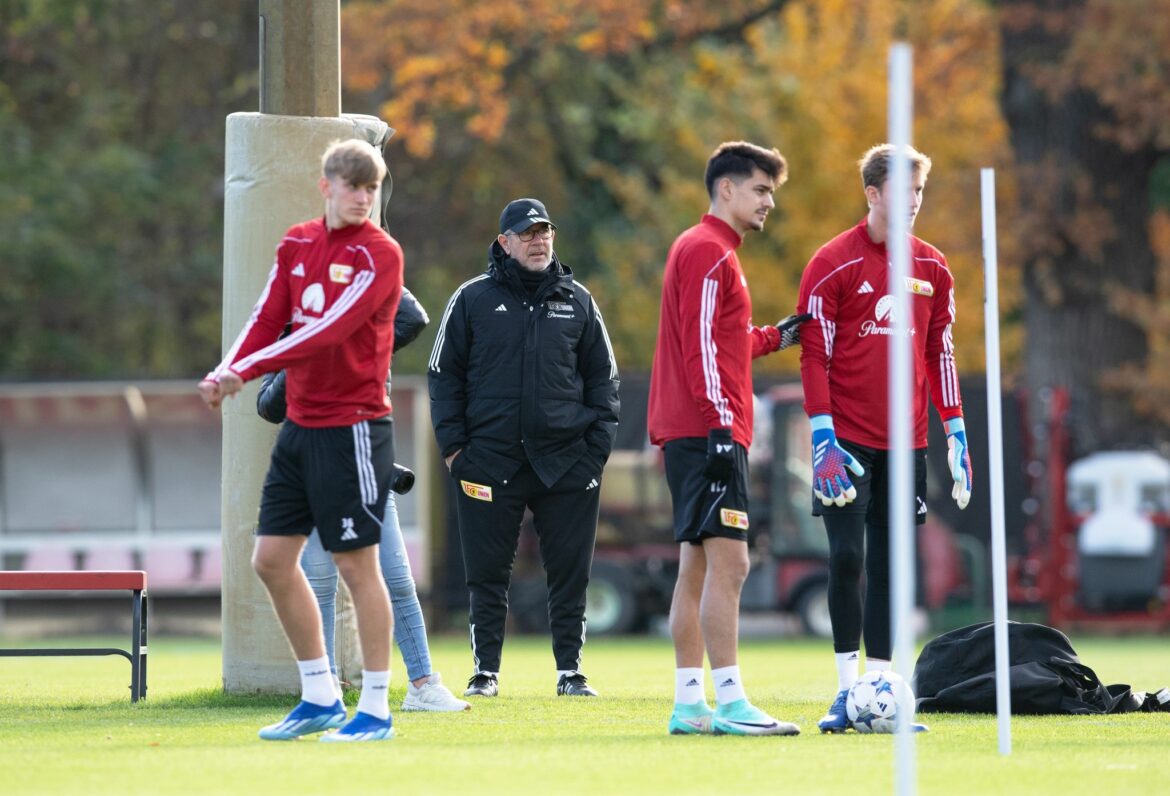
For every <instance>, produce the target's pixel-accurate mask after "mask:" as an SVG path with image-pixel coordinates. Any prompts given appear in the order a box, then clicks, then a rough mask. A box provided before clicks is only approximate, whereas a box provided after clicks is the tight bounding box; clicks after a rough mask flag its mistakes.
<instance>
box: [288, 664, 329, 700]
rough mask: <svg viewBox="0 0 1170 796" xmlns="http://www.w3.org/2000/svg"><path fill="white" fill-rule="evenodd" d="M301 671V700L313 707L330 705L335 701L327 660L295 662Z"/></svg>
mask: <svg viewBox="0 0 1170 796" xmlns="http://www.w3.org/2000/svg"><path fill="white" fill-rule="evenodd" d="M297 668H298V669H300V671H301V699H303V700H304V701H306V702H312V703H313V704H314V705H325V706H328V705H332V704H333V703H334V702H336V701H337V693H336V692H335V691H334V690H333V672H331V671H330V670H329V658H327V657H320V658H316V659H314V660H311V661H297Z"/></svg>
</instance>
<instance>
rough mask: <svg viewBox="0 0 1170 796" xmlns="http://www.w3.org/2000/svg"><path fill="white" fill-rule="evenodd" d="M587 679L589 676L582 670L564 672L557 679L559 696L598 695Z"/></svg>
mask: <svg viewBox="0 0 1170 796" xmlns="http://www.w3.org/2000/svg"><path fill="white" fill-rule="evenodd" d="M587 681H588V678H587V677H585V675H583V674H581V673H580V672H570V673H569V674H562V675H561V678H560V679H559V680H557V696H594V697H595V696H597V695H598V694H597V692H596V691H594V690H593V689H592V688H590V687H589V685H588V682H587Z"/></svg>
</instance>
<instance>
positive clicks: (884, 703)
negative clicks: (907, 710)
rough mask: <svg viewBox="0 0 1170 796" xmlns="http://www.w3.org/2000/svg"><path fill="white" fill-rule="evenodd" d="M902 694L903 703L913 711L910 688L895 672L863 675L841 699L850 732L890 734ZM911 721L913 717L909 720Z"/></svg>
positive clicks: (887, 671) (912, 696) (912, 694)
mask: <svg viewBox="0 0 1170 796" xmlns="http://www.w3.org/2000/svg"><path fill="white" fill-rule="evenodd" d="M902 694H905V697H906V703H907V704H909V705H911V706H912V707H913V705H914V693H913V692H912V691H911V690H910V684H909V683H907V682H906V681H905V680H903V679H902V676H901V675H899V674H898V673H897V672H892V671H889V670H886V671H880V672H878V671H874V672H866V673H865V674H863V675H861V677H859V678H857V682H855V683H854V684H853V685H852V686H850V688H849V694H848V696H847V697H846V698H845V713H846V715H847V716H849V721H851V722H852V723H853V729H855V730H857V731H858V732H861V733H870V732H886V733H888V732H893V731H894V725H895V723H896V721H897V719H898V699H899V698H900V696H901V695H902ZM909 719H910V720H911V721H913V720H914V716H913V715H911V716H910V717H909Z"/></svg>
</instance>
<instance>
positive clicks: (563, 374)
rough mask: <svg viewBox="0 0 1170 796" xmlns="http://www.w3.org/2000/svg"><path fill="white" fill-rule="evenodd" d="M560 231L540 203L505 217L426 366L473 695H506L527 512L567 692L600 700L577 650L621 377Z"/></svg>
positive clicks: (512, 206)
mask: <svg viewBox="0 0 1170 796" xmlns="http://www.w3.org/2000/svg"><path fill="white" fill-rule="evenodd" d="M555 235H556V226H555V225H554V224H553V223H552V222H551V221H550V220H549V217H548V211H546V210H545V207H544V205H543V204H541V203H540V202H538V201H537V200H535V199H517V200H516V201H514V202H511V203H509V204H508V206H507V207H505V208H504V212H503V213H502V214H501V216H500V235H499V237H498V238H497V239H496V240H495V241H494V242H493V243H492V245H491V247H490V250H489V257H488V269H487V273H485V274H483V275H481V276H478V277H476V278H474V279H472V280H470V281H469V282H466V283H464V284H463V285H462V286H461V287H460V288H459V289H458V290H456V291H455V294H454V295H453V296H452V297H451V300H450V301H449V302H448V303H447V307H446V309H445V310H444V312H443V319H442V323H441V325H440V327H439V330H438V334H437V336H436V338H435V347H434V350H433V351H432V352H431V359H430V363H429V365H428V376H429V384H430V395H431V421H432V423H433V424H434V427H435V438H436V439H437V441H438V443H439V449H440V451H441V452H442V454H443V458H444V459H445V460H446V462H447V466H448V468H449V469H450V471H451V476H452V478H454V479H455V480H456V481H457V483H458V486H459V491H458V496H457V508H458V515H459V535H460V539H461V540H462V546H463V564H464V567H465V569H466V572H467V587H468V590H469V591H470V597H471V617H470V622H471V643H472V656H473V658H474V661H475V673H474V674H473V675H472V677H471V679H470V681H469V682H468V688H467V691H466V692H464V693H465V695H467V696H495V695H496V694H497V693H498V679H499V671H500V655H501V651H502V648H503V643H504V621H505V619H506V617H507V612H508V584H509V580H510V578H511V574H512V562H513V560H514V559H515V557H516V546H517V543H518V541H519V537H520V522H521V520H522V519H523V517H524V510H525V508H528V509H531V510H532V514H533V521H534V525H535V528H536V533H537V536H538V537H539V540H540V557H541V560H542V561H543V562H544V568H545V573H546V575H547V579H548V587H549V588H548V591H549V596H548V612H549V624H550V626H551V628H552V636H553V654H554V655H555V657H556V665H557V673H558V679H557V693H558V694H564V695H570V696H596V695H597V692H595V691H594V690H593V689H592V688H590V687H589V685H588V684H587V683H586V678H585V675H583V674H582V673H581V671H580V665H581V646H582V644H584V642H585V589H586V587H587V586H588V584H589V569H590V566H591V565H592V562H593V544H594V540H595V539H596V536H597V511H598V497H599V491H600V485H601V471H602V468H603V467H604V466H605V462H606V460H607V459H608V458H609V452H610V449H611V448H612V446H613V440H614V436H615V434H616V433H617V422H618V372H617V364H616V362H615V361H614V356H613V349H612V347H611V346H610V343H609V335H608V333H607V332H606V329H605V323H604V322H603V321H602V319H601V312H600V311H599V310H598V308H597V304H596V302H594V300H593V297H592V296H591V295H590V294H589V291H588V290H586V289H585V287H584V286H583V285H581V284H580V283H579V282H576V281H574V280H573V274H572V271H570V270H569V268H568V267H567V266H565V265H564V264H563V263H561V262H560V261H559V260H558V259H557V257H556V255H555V254H554V253H553V240H554V238H555Z"/></svg>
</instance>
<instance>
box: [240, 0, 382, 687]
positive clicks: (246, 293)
mask: <svg viewBox="0 0 1170 796" xmlns="http://www.w3.org/2000/svg"><path fill="white" fill-rule="evenodd" d="M339 19H340V10H339V4H338V2H336V0H334V1H333V2H325V1H322V0H314V2H311V3H305V2H303V0H260V53H261V58H260V85H261V89H260V109H261V113H234V114H231V115H230V116H229V117H228V119H227V126H226V150H225V166H224V176H225V182H224V276H223V345H224V350H225V351H226V349H227V347H228V346H230V345H231V344H232V342H233V341H234V339H235V336H236V335H237V334H238V333H239V331H240V329H241V328H243V325H244V323H245V322H246V321H247V319H248V316H249V314H250V313H251V311H252V307H253V305H254V303H255V301H256V299H257V298H258V297H259V295H260V292H261V290H262V289H263V287H264V284H265V282H266V279H267V275H268V272H269V270H270V268H271V267H272V263H273V253H274V251H275V248H276V244H277V243H278V242H279V240H280V237H281V235H283V234H284V231H285V230H286V229H288V227H289V226H290V225H292V224H295V223H297V222H298V221H303V220H305V219H308V218H312V217H313V216H316V215H319V214H321V213H322V212H323V204H322V199H321V195H320V193H319V192H318V190H317V178H318V176H319V175H320V170H321V165H320V164H321V154H322V153H323V152H324V151H325V147H326V146H328V144H329V142H331V141H333V140H336V139H344V138H355V137H358V138H365V139H366V140H369V141H370V142H371V143H374V144H375V145H378V146H380V145H381V144H382V143H383V142H384V141H385V139H386V138H388V137H389V134H390V133H391V132H392V131H390V130H389V128H388V127H387V125H386V124H385V123H383V122H380V121H379V120H377V119H373V118H371V117H342V116H341V80H340V66H339V64H340V55H339V53H340V24H339ZM255 398H256V386H255V384H249V385H248V386H247V388H245V390H244V392H243V393H241V394H240V395H238V396H236V397H235V399H234V400H229V401H227V402H225V404H224V409H223V475H222V478H223V497H222V507H221V510H222V524H223V600H222V616H223V682H224V689H225V690H226V691H228V692H229V693H255V692H294V691H295V690H296V689H297V687H298V676H297V670H296V667H295V666H294V665H293V659H292V653H291V651H290V649H289V646H288V642H287V640H286V639H285V637H284V634H283V632H282V631H281V628H280V624H279V622H278V621H277V620H276V616H275V613H274V612H273V610H272V606H271V604H270V603H269V600H268V596H267V594H266V593H265V591H264V587H263V585H262V584H261V583H260V580H259V579H258V578H257V577H256V575H255V574H254V573H253V571H252V566H251V557H252V548H253V535H254V532H255V528H256V520H257V507H258V506H259V502H260V490H261V486H262V485H263V481H264V476H265V473H266V471H267V467H268V454H269V451H270V450H271V449H272V443H273V441H274V439H275V436H276V426H273V425H270V424H269V423H266V422H264V421H263V420H261V419H260V418H259V417H258V416H257V415H256V409H255Z"/></svg>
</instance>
